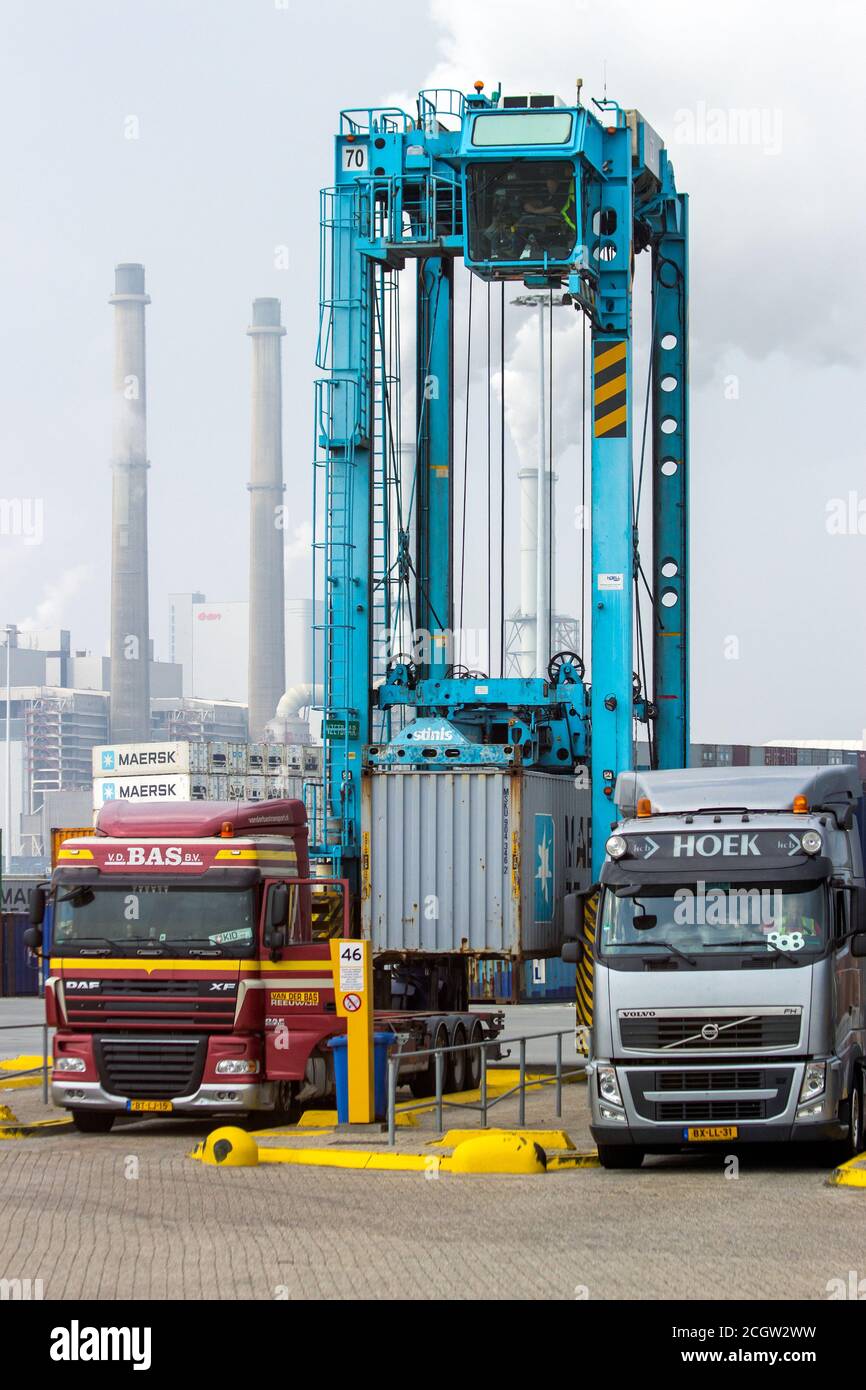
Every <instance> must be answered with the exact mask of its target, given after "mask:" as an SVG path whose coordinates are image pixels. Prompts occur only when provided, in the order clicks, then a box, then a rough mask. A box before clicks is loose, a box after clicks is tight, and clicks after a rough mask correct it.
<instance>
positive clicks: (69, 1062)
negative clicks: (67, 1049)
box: [54, 1057, 87, 1071]
mask: <svg viewBox="0 0 866 1390" xmlns="http://www.w3.org/2000/svg"><path fill="white" fill-rule="evenodd" d="M54 1070H55V1071H87V1063H86V1062H85V1060H84V1058H83V1057H58V1058H57V1061H56V1062H55V1063H54Z"/></svg>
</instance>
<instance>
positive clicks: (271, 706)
mask: <svg viewBox="0 0 866 1390" xmlns="http://www.w3.org/2000/svg"><path fill="white" fill-rule="evenodd" d="M285 331H286V330H285V329H284V328H283V327H282V326H281V325H280V301H279V300H278V299H254V300H253V321H252V325H251V327H249V328H248V329H247V333H248V334H249V336H250V337H251V338H252V340H253V417H252V418H253V424H252V466H251V470H250V474H251V476H250V482H249V485H248V486H249V490H250V646H249V708H250V738H251V739H253V740H257V739H261V738H264V737H265V727H266V725H267V723H268V721H269V720H271V719H273V718H274V715H275V713H276V709H277V705H278V704H279V701H280V698H281V697H282V694H283V692H284V690H285V688H286V639H285V620H286V619H285V582H284V576H283V559H284V556H283V527H282V526H281V525H280V524H279V521H280V519H281V518H280V516H279V514H278V508H280V507H281V505H282V496H283V432H282V413H283V393H282V374H281V362H280V357H281V347H280V339H281V338H282V337H283V335H284V334H285Z"/></svg>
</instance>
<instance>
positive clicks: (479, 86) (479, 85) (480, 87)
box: [472, 77, 484, 92]
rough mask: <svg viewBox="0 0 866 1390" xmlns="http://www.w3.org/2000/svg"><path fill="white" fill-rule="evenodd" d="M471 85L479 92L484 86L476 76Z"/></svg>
mask: <svg viewBox="0 0 866 1390" xmlns="http://www.w3.org/2000/svg"><path fill="white" fill-rule="evenodd" d="M472 85H473V87H474V88H475V90H476V92H480V91H482V90H483V88H484V83H483V82H482V81H481V78H480V77H477V78H476V79H475V81H474V82H473V84H472Z"/></svg>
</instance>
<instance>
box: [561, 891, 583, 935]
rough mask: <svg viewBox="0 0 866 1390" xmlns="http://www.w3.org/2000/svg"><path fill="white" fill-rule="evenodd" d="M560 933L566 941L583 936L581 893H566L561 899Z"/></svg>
mask: <svg viewBox="0 0 866 1390" xmlns="http://www.w3.org/2000/svg"><path fill="white" fill-rule="evenodd" d="M562 934H563V936H564V937H565V939H566V941H579V940H580V938H581V937H582V936H583V894H582V893H566V895H565V897H564V898H563V900H562Z"/></svg>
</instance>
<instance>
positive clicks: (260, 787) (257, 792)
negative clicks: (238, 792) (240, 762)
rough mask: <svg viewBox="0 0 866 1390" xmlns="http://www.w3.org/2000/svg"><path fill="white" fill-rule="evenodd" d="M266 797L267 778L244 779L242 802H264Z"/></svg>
mask: <svg viewBox="0 0 866 1390" xmlns="http://www.w3.org/2000/svg"><path fill="white" fill-rule="evenodd" d="M266 796H267V778H266V777H264V776H258V777H247V778H245V779H244V800H245V801H264V799H265V797H266Z"/></svg>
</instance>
